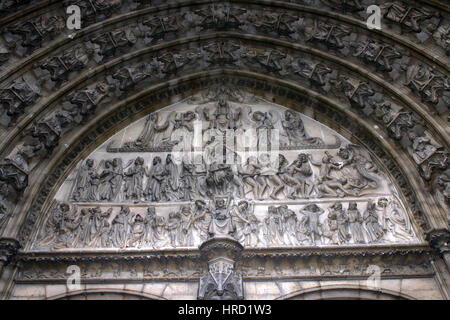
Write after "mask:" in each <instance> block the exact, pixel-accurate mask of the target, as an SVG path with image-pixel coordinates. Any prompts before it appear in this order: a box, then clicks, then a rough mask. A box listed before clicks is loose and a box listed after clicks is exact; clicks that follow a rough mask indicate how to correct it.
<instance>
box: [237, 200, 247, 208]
mask: <svg viewBox="0 0 450 320" xmlns="http://www.w3.org/2000/svg"><path fill="white" fill-rule="evenodd" d="M238 206H239V209H241V210H247V208H248V202H247V201H244V200H243V201H240V202H239V204H238Z"/></svg>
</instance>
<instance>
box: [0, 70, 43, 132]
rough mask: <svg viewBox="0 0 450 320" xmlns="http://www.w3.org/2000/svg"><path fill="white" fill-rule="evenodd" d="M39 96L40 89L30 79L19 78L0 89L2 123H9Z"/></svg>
mask: <svg viewBox="0 0 450 320" xmlns="http://www.w3.org/2000/svg"><path fill="white" fill-rule="evenodd" d="M39 97H40V91H39V89H38V88H36V87H35V86H34V85H32V84H31V82H30V80H27V79H25V78H23V77H22V78H19V79H16V80H14V81H13V82H11V83H10V84H8V85H7V86H6V87H5V88H3V89H0V108H1V110H2V113H3V115H2V119H1V121H2V122H3V124H6V125H11V124H12V123H14V121H15V120H16V119H17V118H18V117H19V116H20V115H22V114H23V113H24V112H25V108H27V107H30V106H32V105H33V104H35V103H36V101H37V100H38V99H39Z"/></svg>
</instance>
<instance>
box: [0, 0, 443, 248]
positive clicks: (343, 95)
mask: <svg viewBox="0 0 450 320" xmlns="http://www.w3.org/2000/svg"><path fill="white" fill-rule="evenodd" d="M124 2H125V1H124ZM426 2H427V3H428V1H426ZM50 3H53V5H54V7H53V9H54V10H55V12H56V11H58V10H59V11H61V9H62V7H60V6H59V4H57V3H56V2H50ZM209 3H211V1H199V2H195V3H194V2H191V1H187V2H183V3H176V4H175V3H171V2H169V3H168V4H165V5H159V6H155V7H145V6H144V7H142V8H139V10H134V11H132V12H128V13H125V12H121V13H120V14H119V13H118V12H116V11H113V12H111V15H110V16H111V18H109V19H107V20H105V21H103V22H101V23H96V24H92V25H90V26H89V27H87V28H85V29H83V30H81V31H79V32H77V33H75V34H74V37H71V38H67V37H65V36H67V34H68V33H67V32H65V33H64V32H63V33H61V34H60V35H59V37H58V38H57V39H56V40H54V41H52V42H49V47H48V48H43V49H40V50H36V51H35V52H34V53H32V54H31V55H29V56H28V57H26V58H24V59H22V60H20V61H17V62H16V63H14V64H13V65H6V67H7V69H6V70H5V71H4V72H3V73H2V76H4V77H2V78H4V79H6V80H5V81H4V83H3V85H5V84H9V83H11V81H12V80H16V79H18V78H19V77H20V76H22V75H24V74H26V73H27V72H30V69H32V67H33V65H39V64H40V63H42V62H43V61H44V60H45V58H49V57H52V56H55V55H54V54H55V53H56V55H57V54H60V53H61V52H62V50H67V49H72V48H73V47H74V45H75V44H77V43H80V42H81V41H85V40H88V39H89V38H91V37H92V36H93V35H94V34H95V35H98V34H99V32H100V31H102V32H105V31H108V32H109V31H111V30H115V29H117V28H119V26H120V27H123V26H124V24H126V23H130V24H131V23H132V22H133V21H136V19H138V18H139V19H141V18H143V17H145V16H148V15H150V16H151V15H153V14H155V15H156V16H161V13H167V12H169V13H173V12H184V11H186V10H187V9H188V8H189V7H192V6H193V5H200V4H205V5H206V4H209ZM231 3H233V4H236V5H244V4H245V5H246V6H248V7H249V8H253V9H254V8H258V10H260V9H263V8H264V7H269V6H272V5H273V8H271V9H273V10H274V12H293V13H297V14H300V13H301V14H307V15H308V17H313V18H314V19H323V18H327V19H330V18H331V19H332V20H334V21H335V23H336V24H348V26H349V27H351V28H353V30H354V31H356V33H357V34H364V35H366V36H368V39H376V40H377V41H380V42H383V43H384V42H385V43H388V44H395V45H399V46H402V48H403V49H405V50H406V51H409V52H410V56H411V57H412V58H413V59H415V60H416V61H420V62H421V63H424V64H426V65H428V66H429V67H433V66H436V67H437V69H438V71H439V72H442V73H444V75H446V74H448V72H449V65H448V59H446V58H445V57H444V56H443V55H439V54H438V55H435V54H430V53H429V51H426V50H425V49H424V47H423V46H420V45H415V44H413V43H412V42H411V41H410V39H408V37H406V36H404V35H399V34H395V33H394V32H391V31H385V30H382V31H372V32H368V31H367V30H366V28H365V25H364V24H363V23H362V22H361V21H358V20H357V19H355V18H354V17H349V16H345V15H342V14H335V13H330V12H329V11H328V12H327V11H326V10H324V9H318V8H313V7H308V6H304V5H298V4H292V3H289V4H288V3H285V2H282V1H279V2H274V1H271V2H270V4H269V2H268V1H231ZM47 4H48V5H50V4H49V3H48V2H46V4H45V5H47ZM250 4H252V5H250ZM182 8H183V9H182ZM41 9H42V8H40V4H39V3H38V4H37V5H36V6H35V7H30V9H29V11H26V12H25V13H24V15H21V14H19V13H18V14H17V15H16V16H21V19H23V20H27V19H28V18H31V17H32V16H33V15H35V14H37V12H40V11H39V10H41ZM281 9H282V10H281ZM171 10H172V11H171ZM183 10H184V11H183ZM280 10H281V11H280ZM27 13H29V14H30V15H29V16H25V14H27ZM11 21H12V20H11V19H10V18H9V17H6V18H3V19H2V20H1V21H0V24H1V23H3V24H9V23H10V22H11ZM324 21H325V20H324ZM196 31H198V32H196ZM214 31H216V32H214ZM235 31H236V30H235V29H233V28H229V29H224V30H220V31H217V30H205V31H200V30H198V29H197V30H196V29H192V32H195V34H196V36H195V37H189V36H187V33H180V34H177V35H176V37H178V38H179V39H178V40H170V41H168V40H166V39H161V40H160V41H159V42H156V43H150V44H149V45H147V46H146V47H144V48H137V47H136V48H135V47H134V46H132V47H129V48H128V49H127V50H125V51H124V52H122V53H123V55H120V54H118V55H117V56H115V57H114V58H113V59H110V60H108V59H107V58H105V57H103V58H102V60H101V64H100V65H99V66H97V67H95V68H93V69H92V70H89V71H87V70H81V71H74V72H73V74H72V75H77V77H75V78H74V79H73V80H71V81H69V82H67V83H66V84H65V85H64V86H62V87H61V88H60V89H58V90H56V92H55V93H53V94H51V95H50V96H49V97H47V98H44V99H42V100H41V101H38V102H37V103H36V104H34V105H33V106H30V107H28V109H27V110H26V111H27V113H26V114H25V116H23V117H21V118H19V120H18V122H17V126H16V127H15V128H9V129H8V130H5V131H4V133H3V134H1V136H0V139H2V141H3V143H2V144H0V153H1V154H2V158H9V157H11V156H12V155H14V154H15V152H16V150H15V149H17V147H20V146H21V145H22V143H23V139H22V135H23V132H26V131H27V130H29V129H32V130H34V128H36V126H37V125H39V124H40V123H42V122H45V121H47V120H48V119H54V116H55V112H56V111H58V110H61V106H62V105H63V103H64V97H67V96H69V95H70V94H71V93H77V92H81V90H84V89H86V88H89V89H92V88H94V87H95V85H96V84H98V83H101V82H103V83H107V84H113V83H116V84H118V83H117V82H115V81H111V75H113V74H115V73H116V72H117V71H119V70H120V68H123V67H128V68H130V67H136V66H138V64H139V63H140V62H142V61H143V62H144V63H145V62H147V63H148V62H149V61H151V60H153V59H154V58H155V57H158V55H159V56H160V55H161V54H163V53H170V52H180V53H182V52H187V51H188V50H189V49H193V48H195V49H198V48H201V46H202V44H205V43H210V42H217V41H218V40H220V41H225V40H226V41H238V42H239V43H241V44H244V45H246V46H247V47H249V48H252V49H257V50H261V52H268V51H270V50H275V51H278V52H281V53H282V54H285V55H287V56H288V57H289V56H290V57H292V58H293V60H296V59H306V60H307V61H309V62H310V63H311V65H312V66H313V67H314V68H315V66H317V65H318V64H321V65H323V66H324V67H325V68H330V70H334V71H333V73H332V75H333V77H334V78H333V79H332V80H335V82H336V83H339V80H342V79H339V78H338V77H337V75H340V76H345V77H347V79H348V80H350V81H348V83H347V82H344V83H342V81H341V82H340V84H339V85H340V87H339V86H337V84H336V85H334V84H333V83H331V82H330V81H328V80H329V79H327V83H326V84H320V83H319V85H318V84H317V83H314V81H312V80H313V79H312V76H311V77H310V78H308V77H303V78H302V77H301V76H298V75H297V74H295V72H291V73H290V74H286V73H284V70H278V69H277V68H269V67H270V66H269V65H266V66H265V65H263V64H261V62H258V61H257V60H256V61H253V62H248V61H247V62H245V63H240V64H236V63H234V62H233V63H222V64H220V63H213V64H212V65H211V66H208V68H213V69H214V70H211V71H210V72H201V71H202V70H203V69H204V68H205V67H206V66H207V64H206V63H205V59H204V58H203V59H199V60H198V61H195V63H192V64H186V65H185V66H183V67H182V68H179V69H176V70H175V72H174V74H171V73H170V72H169V73H168V75H167V74H165V75H164V76H162V77H153V76H152V77H149V78H148V79H146V81H143V82H142V83H137V84H136V87H135V88H127V90H124V91H123V92H121V93H119V91H117V90H116V92H115V93H116V94H117V95H113V94H111V95H110V97H109V99H110V100H109V101H108V100H104V101H103V102H99V103H98V104H95V105H94V112H93V113H94V114H91V115H89V117H88V116H86V117H83V121H82V122H81V123H77V124H74V125H73V126H70V128H69V129H74V128H75V127H77V128H78V129H79V130H77V132H74V130H61V132H59V133H57V134H56V135H55V136H56V141H53V142H52V143H53V144H52V145H47V144H45V146H43V147H42V148H43V149H45V150H41V152H40V154H39V155H34V154H33V155H32V157H31V158H30V163H29V164H30V165H31V167H32V170H31V171H30V172H29V174H30V177H29V179H30V185H31V187H29V188H28V189H26V190H25V193H24V194H23V196H22V199H26V201H24V202H23V203H21V205H20V206H17V207H16V209H15V214H14V218H13V220H12V221H11V222H10V223H9V224H8V225H9V226H18V225H20V224H21V222H22V221H24V223H23V226H22V228H21V232H20V238H21V240H22V241H25V240H27V239H28V238H29V236H30V235H31V229H32V226H33V225H34V222H35V221H36V219H37V218H38V215H39V212H40V210H41V209H43V208H44V207H45V206H47V205H48V201H46V199H49V198H51V195H52V193H53V192H54V190H55V186H57V184H58V183H59V182H60V181H61V179H63V178H64V175H65V174H66V173H67V172H68V171H69V169H70V168H71V167H72V166H73V165H74V164H75V163H76V162H77V161H78V160H80V159H81V158H82V156H83V155H85V154H87V152H88V150H92V148H94V147H95V146H96V145H98V144H99V143H100V142H102V141H104V140H105V139H106V137H108V136H109V135H111V134H112V133H113V132H114V131H115V130H119V129H120V128H123V127H124V126H125V125H126V124H128V123H130V122H131V121H132V120H134V119H137V118H139V117H141V116H143V115H144V114H145V113H147V112H149V111H154V110H156V109H158V108H160V107H162V106H165V105H168V104H171V103H173V102H175V101H176V100H179V99H180V98H181V97H186V96H189V95H190V94H192V93H193V92H196V91H198V90H200V89H201V88H206V87H208V86H211V85H214V84H215V85H217V84H220V81H219V80H220V77H222V76H223V77H225V78H226V79H228V81H241V83H242V85H246V86H249V90H252V91H255V93H257V94H259V95H262V96H264V92H263V91H264V90H261V89H258V87H259V86H266V88H270V90H275V92H272V93H271V94H272V95H273V97H274V98H275V99H276V100H277V101H278V100H280V101H283V103H281V104H284V105H286V106H290V107H292V108H299V106H300V105H301V106H304V105H309V107H310V108H312V109H314V111H315V112H317V113H316V115H317V117H318V118H320V119H321V121H325V122H326V121H331V122H334V123H338V124H339V126H340V127H341V128H347V129H349V131H351V132H352V134H353V137H352V139H353V140H355V139H356V140H358V141H359V142H361V143H363V144H365V145H367V146H370V147H369V149H372V150H374V152H375V153H376V154H377V155H378V157H379V158H382V159H386V161H387V162H389V165H388V166H390V167H389V171H390V172H391V173H392V174H393V175H394V176H396V180H397V181H398V183H399V185H400V186H401V188H402V190H403V193H404V196H405V197H406V198H407V201H408V202H409V203H410V204H411V207H412V211H413V212H414V215H415V217H416V220H417V221H418V222H419V224H420V225H422V226H423V227H424V228H428V227H437V226H439V225H442V223H445V222H446V221H445V217H444V212H445V209H443V208H442V207H441V206H440V204H439V203H436V202H435V200H434V199H433V198H432V197H430V193H429V192H428V190H427V188H428V187H429V186H427V185H426V184H425V183H424V181H423V180H421V179H420V178H419V177H418V176H419V175H418V174H417V172H419V173H420V174H421V175H422V176H423V177H424V178H425V179H426V180H433V179H434V178H435V177H436V175H439V174H440V173H441V172H442V171H443V170H444V169H445V168H446V167H447V165H448V158H447V151H446V150H444V151H443V152H442V159H441V158H439V159H437V160H436V161H435V162H434V163H430V162H431V161H429V160H427V161H429V162H427V163H425V165H424V164H420V165H419V166H417V165H416V164H415V163H414V161H412V158H411V153H410V151H404V150H403V149H402V148H399V147H401V145H402V144H401V143H400V140H401V138H402V137H394V138H389V136H393V133H392V132H391V131H392V130H391V129H389V125H392V123H391V124H389V125H388V124H386V123H383V121H381V122H379V121H378V120H379V119H375V118H374V117H373V115H371V116H367V115H365V114H363V113H362V112H361V109H362V108H361V106H358V101H356V102H355V101H354V99H353V98H354V95H355V94H356V93H357V90H358V89H359V88H360V85H364V84H365V83H367V84H368V85H369V89H371V90H373V91H375V92H377V93H378V94H379V96H380V97H381V98H383V99H385V98H386V96H389V98H386V99H385V102H391V103H392V104H395V105H398V106H400V107H402V108H403V111H408V112H412V116H413V117H415V118H417V119H418V123H421V125H423V127H424V128H425V129H424V130H423V131H422V134H424V135H425V134H428V136H431V137H433V138H434V139H435V140H436V142H437V143H439V144H441V145H443V146H444V147H447V148H448V147H449V146H450V138H449V135H448V126H446V123H445V120H444V118H443V117H439V116H434V115H431V111H432V110H433V109H432V107H430V106H429V105H428V104H426V103H424V102H421V101H420V99H418V98H417V97H416V96H415V95H414V94H412V93H411V92H409V90H407V89H406V88H405V87H404V86H403V85H393V81H389V79H388V77H387V76H386V73H384V72H379V71H378V70H377V69H376V68H374V67H370V66H367V65H365V64H363V63H361V61H359V60H358V59H356V58H351V59H352V60H351V61H350V62H348V61H345V57H344V56H343V55H342V54H340V53H339V52H338V50H334V49H333V48H332V47H327V46H323V45H319V46H317V45H314V44H311V43H310V42H307V41H305V42H304V43H302V44H299V43H297V40H296V39H295V38H292V37H281V36H280V37H279V38H276V35H275V34H270V33H269V34H266V33H263V32H258V31H255V32H254V33H255V34H250V32H244V33H243V32H242V31H241V32H240V33H236V32H235ZM369 36H370V37H369ZM61 48H62V49H61ZM436 52H437V51H436ZM269 54H270V53H269ZM240 58H242V57H240ZM269 62H270V61H269ZM295 63H296V62H295V61H294V63H292V62H288V63H287V64H286V66H287V67H288V68H292V66H295ZM269 64H270V63H269ZM336 70H338V71H336ZM282 71H283V72H282ZM312 72H314V71H312ZM281 79H283V80H281ZM161 81H163V82H162V83H159V82H161ZM343 81H347V80H343ZM447 81H448V77H447ZM252 83H253V84H252ZM345 85H347V86H349V85H350V86H351V85H354V87H353V89H352V87H350V92H346V90H345V89H344V88H345ZM183 86H184V88H185V89H182V88H183ZM275 88H277V89H275ZM352 90H354V92H353V93H351V91H352ZM280 91H281V92H280ZM158 92H159V93H160V94H161V92H163V94H164V95H163V96H162V98H161V99H157V98H155V97H157V94H158ZM168 92H171V93H170V94H169V93H168ZM167 95H170V97H169V96H167ZM305 96H309V98H308V99H306V98H305ZM148 97H150V98H148ZM266 98H267V95H266ZM361 98H364V95H362V96H361ZM296 100H297V101H296ZM130 105H133V107H132V108H130V107H129V106H130ZM96 107H99V108H97V110H95V109H96ZM100 109H101V110H100ZM349 119H352V120H351V121H350V120H349ZM377 121H378V122H377ZM380 124H381V127H384V129H383V130H382V129H380V128H379V127H378V128H376V127H375V126H377V125H380ZM347 136H348V135H347ZM58 145H59V147H57V146H58ZM64 146H67V148H66V147H64ZM43 151H45V153H48V154H47V155H49V154H52V152H53V157H52V158H51V159H48V158H44V157H42V152H43ZM386 155H388V157H386ZM439 160H440V161H439ZM414 167H416V168H417V170H411V168H414ZM428 171H430V172H428ZM43 173H44V174H43ZM26 174H28V172H26ZM47 174H48V177H47ZM44 180H45V181H46V182H45V183H43V184H41V183H42V182H43V181H44ZM20 191H22V190H20ZM28 211H29V214H28V216H27V215H26V212H28ZM439 211H441V212H439ZM422 212H426V213H427V219H426V220H428V221H426V222H425V221H423V220H425V219H424V217H423V216H422ZM25 216H27V218H26V220H24V219H25ZM5 229H8V231H7V232H9V233H11V234H8V235H9V236H11V235H15V234H16V233H17V232H18V229H17V228H5Z"/></svg>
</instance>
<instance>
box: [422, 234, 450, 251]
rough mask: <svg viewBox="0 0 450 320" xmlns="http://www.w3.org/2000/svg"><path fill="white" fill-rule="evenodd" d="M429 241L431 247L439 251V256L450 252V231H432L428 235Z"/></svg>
mask: <svg viewBox="0 0 450 320" xmlns="http://www.w3.org/2000/svg"><path fill="white" fill-rule="evenodd" d="M427 240H428V242H429V243H430V246H431V247H432V248H434V249H435V250H437V251H438V252H439V254H444V253H448V252H450V230H448V229H434V230H431V231H429V232H428V233H427Z"/></svg>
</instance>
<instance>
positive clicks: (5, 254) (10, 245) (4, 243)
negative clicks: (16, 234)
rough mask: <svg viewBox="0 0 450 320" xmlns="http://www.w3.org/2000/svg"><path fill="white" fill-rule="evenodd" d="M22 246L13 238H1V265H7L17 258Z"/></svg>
mask: <svg viewBox="0 0 450 320" xmlns="http://www.w3.org/2000/svg"><path fill="white" fill-rule="evenodd" d="M20 247H21V245H20V243H19V241H17V240H16V239H13V238H0V264H2V265H7V264H8V263H10V262H11V260H12V259H13V258H14V257H15V256H16V254H17V252H18V251H19V249H20Z"/></svg>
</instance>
